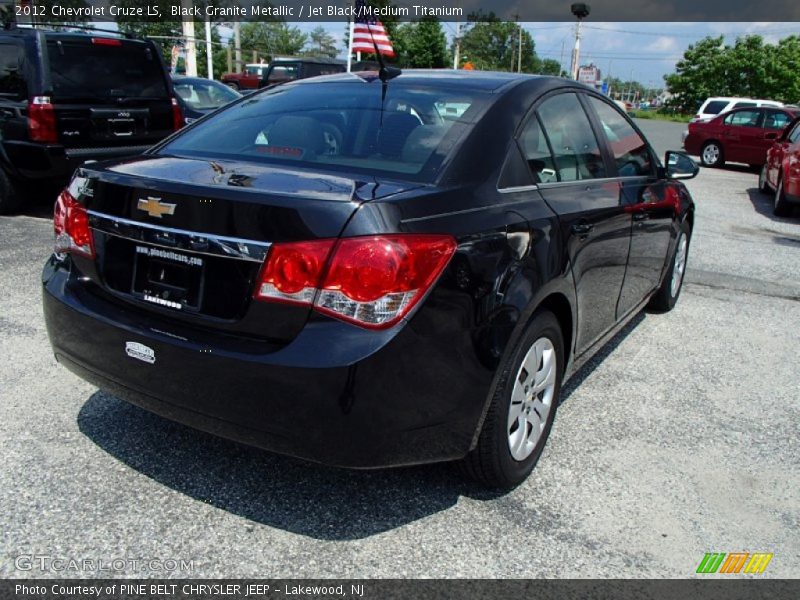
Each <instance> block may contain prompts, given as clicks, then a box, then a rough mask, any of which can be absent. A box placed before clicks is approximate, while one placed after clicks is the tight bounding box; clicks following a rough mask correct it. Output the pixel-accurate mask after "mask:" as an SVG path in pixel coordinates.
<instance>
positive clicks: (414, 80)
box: [292, 69, 590, 92]
mask: <svg viewBox="0 0 800 600" xmlns="http://www.w3.org/2000/svg"><path fill="white" fill-rule="evenodd" d="M375 79H378V72H377V71H355V72H352V73H335V74H331V75H323V76H321V77H313V78H310V79H299V80H297V81H295V82H293V83H292V85H309V84H310V85H313V84H316V83H334V82H335V83H358V82H361V81H367V82H370V81H373V80H375ZM537 80H538V81H541V82H542V83H545V82H549V83H556V82H561V83H569V84H575V82H574V81H571V80H566V79H563V78H561V77H549V76H544V75H528V74H526V73H506V72H502V71H464V70H453V69H403V72H402V73H401V74H400V75H398V76H397V77H395V78H392V79H391V80H389V85H390V86H391V85H392V81H398V82H400V81H402V82H403V84H404V85H408V84H411V85H413V84H419V85H424V86H430V85H437V84H439V85H445V86H448V87H456V88H458V87H463V88H465V89H478V90H482V91H489V92H492V91H497V90H500V89H502V88H505V87H510V86H513V85H515V84H518V83H522V82H525V81H537ZM577 87H581V88H585V89H590V88H587V87H586V86H582V85H577Z"/></svg>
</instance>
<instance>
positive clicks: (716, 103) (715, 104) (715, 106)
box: [699, 100, 728, 115]
mask: <svg viewBox="0 0 800 600" xmlns="http://www.w3.org/2000/svg"><path fill="white" fill-rule="evenodd" d="M726 106H728V101H727V100H712V101H711V102H709V103H708V104H706V105H705V107H703V108H701V109H700V111H699V112H700V113H701V114H704V115H718V114H719V113H721V112H722V110H723V109H724V108H725V107H726Z"/></svg>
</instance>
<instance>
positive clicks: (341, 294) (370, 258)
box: [255, 234, 456, 329]
mask: <svg viewBox="0 0 800 600" xmlns="http://www.w3.org/2000/svg"><path fill="white" fill-rule="evenodd" d="M334 245H335V247H334ZM455 249H456V242H455V240H454V239H453V238H452V237H450V236H444V235H413V234H412V235H402V234H399V235H381V236H372V237H358V238H346V239H343V240H340V241H339V242H338V243H336V242H335V240H319V241H315V242H299V243H289V244H275V245H273V247H272V249H271V250H270V253H269V256H268V257H267V262H266V264H265V265H264V268H263V270H262V274H261V279H260V282H259V286H258V289H257V291H256V294H255V297H256V298H258V299H260V300H266V301H273V302H290V303H294V304H303V305H311V304H313V305H314V308H315V310H317V311H318V312H321V313H324V314H328V315H330V316H332V317H336V318H337V319H342V320H344V321H349V322H351V323H355V324H357V325H360V326H362V327H367V328H371V329H385V328H388V327H391V326H392V325H394V324H395V323H397V322H398V321H400V320H401V319H402V318H403V317H405V316H406V315H407V314H408V313H409V312H410V311H411V309H412V308H413V307H414V306H416V304H417V303H418V302H419V301H420V300H421V299H422V298H423V297H424V296H425V293H426V292H427V291H428V289H429V288H430V287H431V285H433V283H434V282H435V281H436V279H437V278H438V277H439V275H440V274H441V272H442V271H443V270H444V268H445V266H447V263H448V262H449V260H450V258H451V257H452V256H453V253H454V252H455ZM326 259H327V260H326ZM320 282H321V283H320Z"/></svg>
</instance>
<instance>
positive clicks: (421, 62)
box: [390, 17, 450, 69]
mask: <svg viewBox="0 0 800 600" xmlns="http://www.w3.org/2000/svg"><path fill="white" fill-rule="evenodd" d="M390 39H391V40H392V46H393V47H394V50H395V52H396V53H397V59H396V62H397V64H398V65H399V66H401V67H411V68H418V69H441V68H443V67H445V66H447V65H448V64H449V62H450V58H449V55H448V52H447V38H446V37H445V34H444V31H443V30H442V26H441V24H440V23H439V21H438V19H436V18H435V17H426V18H424V19H421V20H420V21H417V22H416V23H402V24H401V25H399V26H398V27H397V28H396V29H395V33H394V37H393V38H390Z"/></svg>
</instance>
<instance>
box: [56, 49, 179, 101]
mask: <svg viewBox="0 0 800 600" xmlns="http://www.w3.org/2000/svg"><path fill="white" fill-rule="evenodd" d="M117 42H118V43H117ZM47 53H48V56H49V59H50V79H51V81H52V84H53V96H54V97H55V98H70V99H77V98H81V99H86V100H107V99H110V98H167V97H168V94H167V86H166V75H165V73H164V70H163V68H162V66H161V62H160V61H159V60H158V57H157V56H156V55H155V52H153V51H152V50H151V48H150V47H149V46H146V45H144V44H142V43H138V42H127V41H122V40H109V41H108V42H106V43H102V44H95V43H91V41H90V40H88V39H87V40H86V41H85V42H84V41H79V42H77V41H76V42H72V41H57V40H48V42H47Z"/></svg>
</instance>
